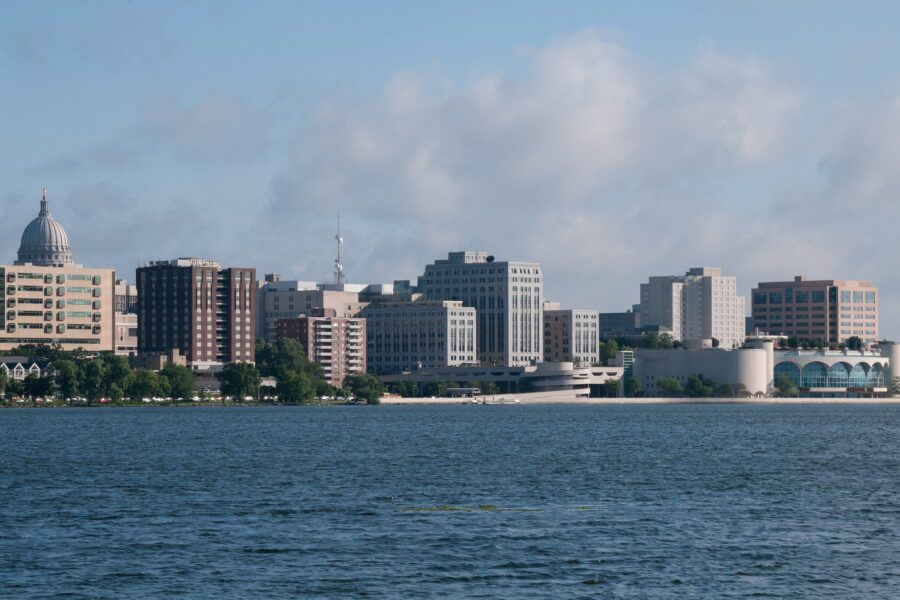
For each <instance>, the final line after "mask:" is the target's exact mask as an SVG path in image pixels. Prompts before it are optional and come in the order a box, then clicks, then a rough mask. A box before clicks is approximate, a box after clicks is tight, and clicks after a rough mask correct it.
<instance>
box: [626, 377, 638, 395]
mask: <svg viewBox="0 0 900 600" xmlns="http://www.w3.org/2000/svg"><path fill="white" fill-rule="evenodd" d="M624 388H625V395H626V396H628V397H629V398H634V397H635V396H637V395H638V393H640V391H641V382H640V381H638V380H637V379H636V378H635V377H632V376H631V375H628V376H627V377H625V384H624Z"/></svg>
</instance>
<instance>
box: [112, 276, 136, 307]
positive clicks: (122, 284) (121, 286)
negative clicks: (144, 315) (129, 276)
mask: <svg viewBox="0 0 900 600" xmlns="http://www.w3.org/2000/svg"><path fill="white" fill-rule="evenodd" d="M116 312H117V313H123V314H125V313H128V314H137V286H136V285H133V284H129V283H128V281H126V280H125V279H117V280H116Z"/></svg>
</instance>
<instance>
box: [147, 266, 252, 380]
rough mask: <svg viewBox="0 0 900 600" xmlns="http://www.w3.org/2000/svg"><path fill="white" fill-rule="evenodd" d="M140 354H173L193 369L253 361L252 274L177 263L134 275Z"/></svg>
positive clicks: (244, 270)
mask: <svg viewBox="0 0 900 600" xmlns="http://www.w3.org/2000/svg"><path fill="white" fill-rule="evenodd" d="M137 291H138V307H139V311H140V312H139V318H138V350H139V352H141V353H145V352H149V353H159V352H162V353H165V352H169V351H171V350H173V349H177V350H178V351H179V352H180V354H181V355H183V356H185V357H186V359H187V361H188V364H190V365H191V367H192V368H193V369H194V370H210V369H217V368H219V367H221V366H222V365H223V364H224V363H228V362H253V361H254V359H255V326H254V323H255V321H254V316H255V306H256V296H255V291H256V270H255V269H251V268H226V269H223V268H222V267H221V265H220V264H219V263H218V262H214V261H207V260H202V259H199V258H179V259H175V260H160V261H154V262H151V263H150V265H149V266H146V267H140V268H139V269H138V270H137Z"/></svg>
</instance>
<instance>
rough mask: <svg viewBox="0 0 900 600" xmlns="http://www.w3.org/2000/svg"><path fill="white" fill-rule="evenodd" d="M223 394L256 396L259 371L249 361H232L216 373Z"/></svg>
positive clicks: (237, 396) (240, 396) (238, 396)
mask: <svg viewBox="0 0 900 600" xmlns="http://www.w3.org/2000/svg"><path fill="white" fill-rule="evenodd" d="M216 377H217V378H218V380H219V387H220V390H221V391H222V395H223V396H233V397H236V398H243V397H245V396H253V397H256V395H257V391H258V390H259V371H257V370H256V367H255V366H253V365H252V364H250V363H245V362H232V363H228V364H227V365H225V366H224V367H223V368H222V370H221V371H219V372H218V373H217V374H216Z"/></svg>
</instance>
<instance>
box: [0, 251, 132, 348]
mask: <svg viewBox="0 0 900 600" xmlns="http://www.w3.org/2000/svg"><path fill="white" fill-rule="evenodd" d="M115 278H116V273H115V271H114V270H112V269H86V268H84V267H79V266H77V265H69V266H64V267H55V266H37V265H32V264H27V263H26V264H24V265H0V279H2V281H3V286H2V288H0V302H2V303H3V307H4V310H3V311H2V313H0V351H2V350H9V349H11V348H13V347H15V346H19V345H22V344H55V343H59V344H60V345H61V346H62V348H63V349H64V350H76V349H78V348H83V349H85V350H86V351H88V352H91V353H95V352H112V351H113V349H114V339H115V310H114V309H115V302H114V286H115Z"/></svg>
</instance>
